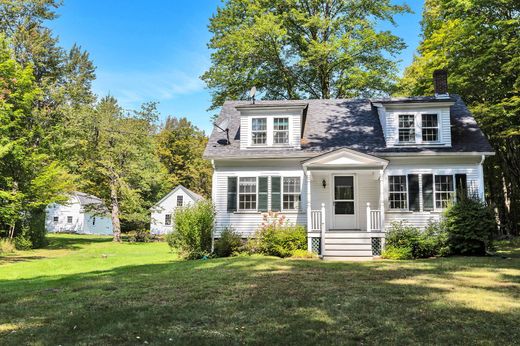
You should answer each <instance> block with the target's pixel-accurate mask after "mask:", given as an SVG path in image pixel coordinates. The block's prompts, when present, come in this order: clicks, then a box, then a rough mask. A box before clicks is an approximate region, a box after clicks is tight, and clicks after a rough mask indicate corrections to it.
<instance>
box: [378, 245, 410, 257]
mask: <svg viewBox="0 0 520 346" xmlns="http://www.w3.org/2000/svg"><path fill="white" fill-rule="evenodd" d="M381 257H383V258H386V259H391V260H409V259H413V258H414V257H413V255H412V249H411V248H410V247H401V248H399V247H395V246H385V249H384V250H383V253H382V254H381Z"/></svg>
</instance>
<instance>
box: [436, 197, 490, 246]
mask: <svg viewBox="0 0 520 346" xmlns="http://www.w3.org/2000/svg"><path fill="white" fill-rule="evenodd" d="M444 227H445V228H446V232H447V244H448V246H449V251H450V253H451V254H455V255H477V256H481V255H485V254H486V251H487V250H488V249H489V248H490V247H491V246H492V239H493V233H494V232H495V230H496V227H497V225H496V218H495V214H494V212H493V210H492V209H491V208H490V207H488V206H487V205H486V204H485V203H484V202H483V201H481V200H480V199H478V198H475V197H467V198H462V199H460V200H459V201H458V202H456V203H454V204H452V205H451V206H449V207H448V209H446V211H445V212H444Z"/></svg>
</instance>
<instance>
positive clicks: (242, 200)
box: [238, 177, 256, 210]
mask: <svg viewBox="0 0 520 346" xmlns="http://www.w3.org/2000/svg"><path fill="white" fill-rule="evenodd" d="M238 209H239V210H256V178H255V177H243V178H240V179H239V180H238Z"/></svg>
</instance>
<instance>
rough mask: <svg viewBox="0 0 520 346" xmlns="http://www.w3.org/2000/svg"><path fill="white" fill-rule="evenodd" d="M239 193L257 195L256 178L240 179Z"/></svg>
mask: <svg viewBox="0 0 520 346" xmlns="http://www.w3.org/2000/svg"><path fill="white" fill-rule="evenodd" d="M239 192H240V193H242V192H244V193H247V192H249V193H253V192H254V193H256V178H255V177H251V178H249V177H248V178H240V183H239Z"/></svg>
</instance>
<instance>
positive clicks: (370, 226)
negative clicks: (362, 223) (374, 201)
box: [367, 203, 382, 232]
mask: <svg viewBox="0 0 520 346" xmlns="http://www.w3.org/2000/svg"><path fill="white" fill-rule="evenodd" d="M381 224H382V218H381V210H374V209H371V208H370V203H367V231H368V232H374V231H381V230H382V227H381Z"/></svg>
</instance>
